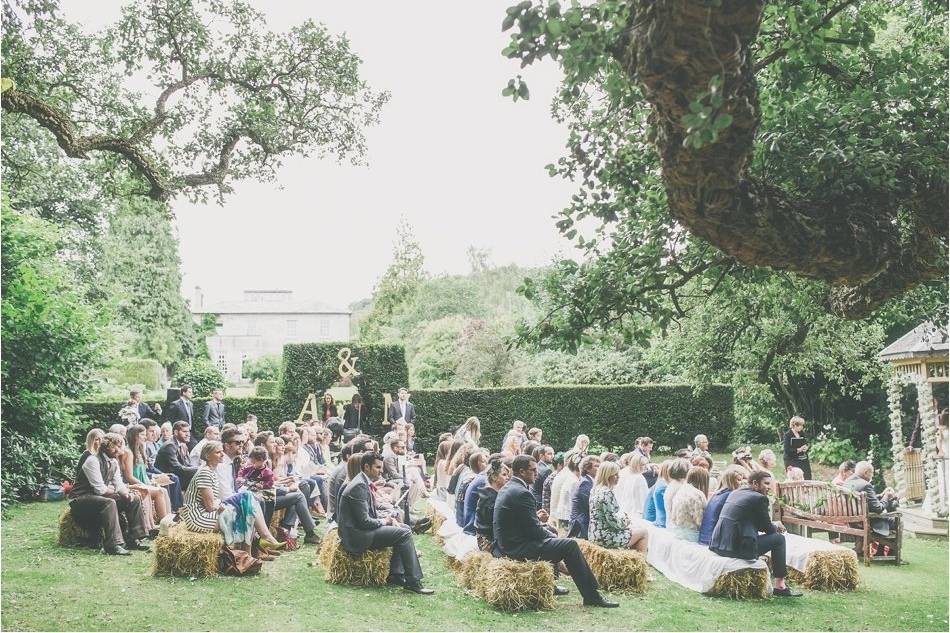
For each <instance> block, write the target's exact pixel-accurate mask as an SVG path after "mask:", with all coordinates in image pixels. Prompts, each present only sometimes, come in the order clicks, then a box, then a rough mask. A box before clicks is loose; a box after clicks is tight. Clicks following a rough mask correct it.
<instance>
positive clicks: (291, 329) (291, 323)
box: [287, 320, 297, 338]
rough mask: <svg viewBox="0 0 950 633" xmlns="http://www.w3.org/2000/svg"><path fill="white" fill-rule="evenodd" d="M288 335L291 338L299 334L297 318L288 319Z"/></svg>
mask: <svg viewBox="0 0 950 633" xmlns="http://www.w3.org/2000/svg"><path fill="white" fill-rule="evenodd" d="M287 336H288V337H290V338H293V337H295V336H297V321H296V320H288V321H287Z"/></svg>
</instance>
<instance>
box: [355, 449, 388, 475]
mask: <svg viewBox="0 0 950 633" xmlns="http://www.w3.org/2000/svg"><path fill="white" fill-rule="evenodd" d="M381 461H383V456H382V455H380V454H379V453H377V452H376V451H366V452H365V453H363V456H362V457H360V470H363V469H364V468H366V467H367V466H372V465H373V464H375V463H376V462H381Z"/></svg>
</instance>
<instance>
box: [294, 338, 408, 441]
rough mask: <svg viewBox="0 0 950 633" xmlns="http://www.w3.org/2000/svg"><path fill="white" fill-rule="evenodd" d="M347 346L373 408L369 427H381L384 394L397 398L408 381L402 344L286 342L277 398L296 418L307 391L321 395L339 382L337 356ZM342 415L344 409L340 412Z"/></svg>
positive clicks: (362, 392) (358, 384) (358, 380)
mask: <svg viewBox="0 0 950 633" xmlns="http://www.w3.org/2000/svg"><path fill="white" fill-rule="evenodd" d="M344 347H348V348H350V351H351V356H355V357H356V358H357V359H358V360H357V361H356V363H355V365H356V370H357V371H358V372H360V376H359V377H357V378H356V379H355V380H354V381H353V382H354V385H355V386H356V387H357V388H358V389H359V390H360V395H361V396H362V397H363V402H364V404H366V406H367V408H368V410H369V411H370V418H369V422H370V424H369V427H368V429H367V430H369V431H370V432H373V433H376V432H378V431H379V430H380V426H379V425H380V423H381V422H382V417H383V416H382V413H383V396H382V394H383V393H391V394H393V397H395V393H396V390H397V389H399V387H405V386H408V384H409V367H408V366H407V365H406V353H405V350H404V349H403V347H402V346H401V345H358V344H351V343H289V344H287V345H284V356H283V361H282V364H281V373H280V376H281V379H280V389H279V390H278V399H279V400H281V401H283V402H285V403H287V406H288V407H289V408H290V409H292V410H293V411H294V413H293V417H294V418H296V417H297V414H298V413H299V412H300V409H301V408H302V407H303V404H304V402H305V401H306V399H307V394H311V393H315V394H317V395H320V394H322V393H323V392H324V391H325V390H326V389H327V388H328V387H331V386H333V384H334V383H336V382H337V381H339V379H340V375H339V373H338V367H339V365H340V359H339V358H338V357H337V354H338V353H339V351H340V349H342V348H344ZM340 413H341V415H342V413H343V412H342V411H341V412H340Z"/></svg>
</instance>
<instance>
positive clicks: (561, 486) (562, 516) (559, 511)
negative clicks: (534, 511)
mask: <svg viewBox="0 0 950 633" xmlns="http://www.w3.org/2000/svg"><path fill="white" fill-rule="evenodd" d="M582 459H583V456H582V455H581V454H580V453H575V452H568V453H567V455H565V456H564V466H565V468H563V469H562V470H561V472H560V473H558V476H557V479H555V480H554V484H553V485H552V486H551V517H550V518H551V519H552V520H553V522H554V523H553V526H554V527H555V528H556V529H557V532H558V534H564V535H566V534H567V533H568V531H569V530H570V529H571V490H572V489H573V487H574V485H575V484H576V483H578V482H579V481H580V464H581V460H582Z"/></svg>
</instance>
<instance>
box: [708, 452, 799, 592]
mask: <svg viewBox="0 0 950 633" xmlns="http://www.w3.org/2000/svg"><path fill="white" fill-rule="evenodd" d="M746 481H747V484H748V487H747V488H739V489H738V490H733V491H732V492H731V493H730V494H729V498H728V499H726V502H725V504H723V506H722V513H721V514H720V515H719V521H718V522H717V523H716V527H715V528H713V533H712V538H710V539H709V549H711V550H712V551H714V552H716V553H717V554H719V555H720V556H725V557H727V558H741V559H742V560H755V559H757V558H758V557H759V556H761V555H762V554H765V553H766V552H771V553H772V576H773V578H774V579H775V583H774V587H775V588H774V589H773V590H772V595H774V596H784V597H787V598H797V597H799V596H801V595H802V594H801V593H799V592H796V591H792V589H791V588H789V587H788V586H786V585H785V574H786V571H787V568H786V562H785V526H784V525H782V524H781V523H778V524H776V523H772V520H771V517H770V515H769V498H768V496H767V495H768V494H769V491H770V490H772V473H770V472H769V471H767V470H760V471H757V472H754V473H752V474H751V475H749V478H748V479H747V480H746ZM759 532H763V534H759Z"/></svg>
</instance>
